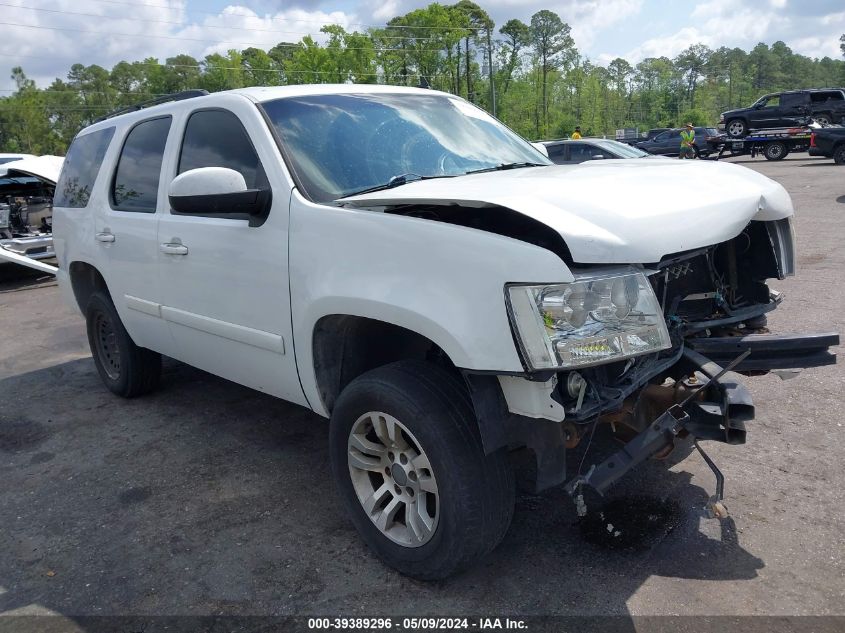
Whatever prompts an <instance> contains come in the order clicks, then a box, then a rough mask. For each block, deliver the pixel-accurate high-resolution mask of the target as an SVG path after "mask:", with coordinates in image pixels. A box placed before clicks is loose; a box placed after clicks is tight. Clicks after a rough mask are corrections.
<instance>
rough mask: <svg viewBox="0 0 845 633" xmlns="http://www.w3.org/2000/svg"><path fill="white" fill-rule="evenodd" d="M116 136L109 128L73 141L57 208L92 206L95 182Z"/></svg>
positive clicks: (56, 199) (60, 183) (61, 182)
mask: <svg viewBox="0 0 845 633" xmlns="http://www.w3.org/2000/svg"><path fill="white" fill-rule="evenodd" d="M113 136H114V127H108V128H105V129H102V130H97V131H96V132H91V133H89V134H85V135H83V136H77V137H76V138H75V139H74V140H73V142H72V143H71V144H70V147H69V148H68V151H67V156H66V157H65V162H64V165H63V166H62V173H61V175H60V176H59V182H57V183H56V195H55V197H54V199H53V206H55V207H68V208H71V209H81V208H84V207H86V206H88V200H89V199H90V197H91V190H92V189H93V188H94V181H95V180H97V174H98V173H99V172H100V167H101V166H102V164H103V157H104V156H105V155H106V150H107V149H108V147H109V143H110V142H111V140H112V137H113Z"/></svg>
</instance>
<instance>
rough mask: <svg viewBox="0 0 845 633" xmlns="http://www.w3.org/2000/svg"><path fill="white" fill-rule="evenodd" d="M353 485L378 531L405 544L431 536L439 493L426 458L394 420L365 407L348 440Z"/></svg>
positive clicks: (415, 544) (416, 544)
mask: <svg viewBox="0 0 845 633" xmlns="http://www.w3.org/2000/svg"><path fill="white" fill-rule="evenodd" d="M346 453H347V461H348V464H349V474H350V476H351V478H352V485H353V488H354V489H355V494H356V495H357V497H358V501H360V503H361V506H362V507H363V508H364V511H365V512H366V513H367V516H369V517H370V520H371V521H372V522H373V524H374V525H375V526H376V527H377V528H378V529H379V531H380V532H381V533H382V534H384V535H385V536H386V537H387V538H389V539H390V540H391V541H393V542H394V543H397V544H399V545H402V546H404V547H420V546H422V545H425V544H426V543H427V542H428V541H430V540H431V538H432V537H433V536H434V533H435V531H436V529H437V523H438V520H439V511H440V495H439V491H438V488H437V480H436V479H435V478H434V472H433V470H432V468H431V462H430V461H429V459H428V456H427V455H426V453H425V451H424V450H423V448H422V446H421V445H420V443H419V442H418V441H417V439H416V438H415V437H414V435H413V434H412V433H411V432H410V431H409V430H408V428H407V427H406V426H405V425H404V424H402V423H401V422H400V421H399V420H397V419H396V418H394V417H393V416H391V415H388V414H386V413H381V412H377V411H370V412H368V413H365V414H364V415H362V416H361V417H360V418H358V419H357V420H356V421H355V424H353V425H352V430H351V431H350V433H349V439H348V442H347V450H346Z"/></svg>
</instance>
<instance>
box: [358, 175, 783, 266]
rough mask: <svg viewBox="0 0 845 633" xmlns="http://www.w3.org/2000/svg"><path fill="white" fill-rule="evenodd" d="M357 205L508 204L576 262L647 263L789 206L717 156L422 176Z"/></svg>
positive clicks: (770, 184) (776, 189)
mask: <svg viewBox="0 0 845 633" xmlns="http://www.w3.org/2000/svg"><path fill="white" fill-rule="evenodd" d="M343 202H345V203H350V204H352V205H355V206H358V207H384V206H392V205H397V204H433V205H451V204H459V205H463V206H469V207H482V208H483V207H487V206H490V207H493V206H501V207H507V208H509V209H512V210H514V211H517V212H519V213H522V214H524V215H526V216H529V217H531V218H534V219H536V220H538V221H540V222H543V223H544V224H546V225H548V226H549V227H551V228H552V229H554V230H555V231H557V232H558V233H560V235H561V236H562V237H563V239H564V240H565V241H566V244H567V246H568V247H569V251H570V252H571V253H572V258H573V260H575V261H576V262H579V263H585V264H589V263H596V264H598V263H609V264H610V263H650V262H657V261H659V260H660V259H661V258H662V257H663V256H665V255H669V254H672V253H678V252H681V251H687V250H690V249H694V248H700V247H703V246H710V245H712V244H718V243H719V242H724V241H726V240H729V239H731V238H732V237H735V236H736V235H738V234H739V233H740V232H741V231H742V229H743V228H745V226H746V225H747V224H748V222H749V221H750V220H776V219H781V218H785V217H788V216H790V215H792V214H793V208H792V200H791V199H790V197H789V194H788V193H787V192H786V190H785V189H784V188H783V187H782V186H781V185H780V184H778V183H776V182H775V181H773V180H771V179H769V178H766V177H765V176H762V175H761V174H758V173H757V172H755V171H752V170H750V169H747V168H745V167H742V166H740V165H732V164H729V163H719V162H716V161H698V160H694V161H693V160H665V161H660V160H642V159H631V160H607V161H589V162H586V163H582V164H580V165H551V166H548V167H536V168H524V169H514V170H508V171H499V172H488V173H483V174H473V175H469V176H460V177H457V178H441V179H436V180H424V181H416V182H412V183H409V184H407V185H402V186H399V187H396V188H394V189H388V190H385V191H377V192H373V193H369V194H363V195H359V196H350V197H349V198H344V199H343Z"/></svg>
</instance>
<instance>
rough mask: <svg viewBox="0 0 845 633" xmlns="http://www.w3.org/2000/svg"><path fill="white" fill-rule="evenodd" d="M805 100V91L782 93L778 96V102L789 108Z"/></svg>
mask: <svg viewBox="0 0 845 633" xmlns="http://www.w3.org/2000/svg"><path fill="white" fill-rule="evenodd" d="M806 102H807V93H806V92H792V93H789V94H785V95H782V96H781V98H780V104H781V105H782V106H783V107H785V108H791V107H793V106H799V105H802V104H804V103H806Z"/></svg>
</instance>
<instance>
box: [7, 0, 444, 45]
mask: <svg viewBox="0 0 845 633" xmlns="http://www.w3.org/2000/svg"><path fill="white" fill-rule="evenodd" d="M0 7H11V8H14V9H24V10H26V11H42V12H45V13H58V14H60V15H76V16H80V17H86V18H106V19H108V20H124V21H125V20H131V21H132V22H153V23H156V24H171V25H174V26H194V25H192V24H191V23H190V22H184V21H182V22H175V21H173V20H156V19H153V18H137V17H126V16H120V15H103V14H100V13H80V12H77V11H66V10H64V9H45V8H42V7H25V6H22V5H18V4H5V3H0ZM216 15H219V14H216ZM224 15H225V14H224ZM219 17H222V15H219ZM242 17H251V16H242ZM258 19H261V20H263V19H264V18H260V17H259V18H258ZM196 26H201V27H202V28H211V29H226V30H230V31H231V30H235V31H249V32H251V33H278V34H282V35H302V31H301V30H300V31H279V30H277V29H258V28H249V27H244V26H226V25H220V24H202V25H199V24H197V25H196ZM323 26H340V27H341V28H345V27H343V25H342V24H333V23H326V24H323ZM379 39H389V40H404V41H407V40H415V41H432V40H436V39H437V38H436V37H406V36H401V35H393V36H390V35H380V36H379Z"/></svg>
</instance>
